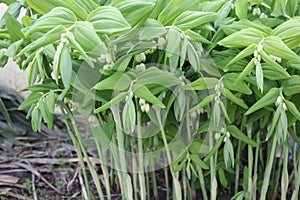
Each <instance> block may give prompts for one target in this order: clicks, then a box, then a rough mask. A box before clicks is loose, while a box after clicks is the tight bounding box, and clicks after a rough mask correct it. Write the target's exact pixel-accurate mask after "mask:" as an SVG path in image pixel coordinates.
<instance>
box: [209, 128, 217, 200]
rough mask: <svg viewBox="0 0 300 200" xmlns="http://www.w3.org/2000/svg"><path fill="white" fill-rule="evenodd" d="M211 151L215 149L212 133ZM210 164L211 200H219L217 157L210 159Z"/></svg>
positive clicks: (210, 135)
mask: <svg viewBox="0 0 300 200" xmlns="http://www.w3.org/2000/svg"><path fill="white" fill-rule="evenodd" d="M208 134H209V149H210V150H212V149H213V147H214V137H213V133H212V131H209V133H208ZM209 163H210V184H211V188H210V190H211V196H210V199H211V200H216V199H217V186H218V185H217V184H218V183H217V178H216V164H215V156H211V157H210V159H209Z"/></svg>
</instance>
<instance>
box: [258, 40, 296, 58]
mask: <svg viewBox="0 0 300 200" xmlns="http://www.w3.org/2000/svg"><path fill="white" fill-rule="evenodd" d="M263 47H264V50H265V51H266V52H267V53H268V54H271V55H274V56H277V57H280V58H284V59H287V60H290V61H299V60H300V58H299V56H298V55H297V54H296V53H294V52H293V51H292V50H291V49H290V48H289V47H288V46H287V45H286V44H284V42H283V41H282V40H281V39H280V38H279V37H278V36H269V37H266V38H265V39H264V41H263Z"/></svg>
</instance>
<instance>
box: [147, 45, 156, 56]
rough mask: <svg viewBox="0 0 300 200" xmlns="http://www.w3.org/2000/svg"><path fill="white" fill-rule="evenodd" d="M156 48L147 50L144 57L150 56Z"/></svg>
mask: <svg viewBox="0 0 300 200" xmlns="http://www.w3.org/2000/svg"><path fill="white" fill-rule="evenodd" d="M156 49H157V47H156V46H155V47H152V48H150V49H148V50H147V51H145V54H146V55H150V54H153V53H154V52H155V51H156Z"/></svg>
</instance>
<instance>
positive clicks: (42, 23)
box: [26, 7, 77, 36]
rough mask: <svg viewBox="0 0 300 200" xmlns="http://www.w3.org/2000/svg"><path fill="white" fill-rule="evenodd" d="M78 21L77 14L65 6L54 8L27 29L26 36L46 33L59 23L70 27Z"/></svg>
mask: <svg viewBox="0 0 300 200" xmlns="http://www.w3.org/2000/svg"><path fill="white" fill-rule="evenodd" d="M76 21H77V19H76V16H75V14H74V13H73V12H72V11H71V10H69V9H67V8H63V7H57V8H53V9H52V10H51V11H50V12H48V13H47V14H45V15H43V16H41V17H40V18H38V19H37V20H36V21H35V22H34V24H33V25H32V26H30V27H29V28H28V29H27V31H26V36H30V35H32V34H33V33H36V32H42V33H45V32H48V31H50V30H51V29H53V28H55V27H57V26H59V25H63V26H64V27H66V28H68V27H70V26H72V25H73V24H75V22H76Z"/></svg>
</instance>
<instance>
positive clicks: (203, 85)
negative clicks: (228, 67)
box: [182, 78, 219, 90]
mask: <svg viewBox="0 0 300 200" xmlns="http://www.w3.org/2000/svg"><path fill="white" fill-rule="evenodd" d="M217 84H219V80H218V79H216V78H199V79H197V80H196V81H194V82H192V83H190V84H187V85H185V86H183V87H182V88H183V89H185V90H209V89H212V88H215V86H216V85H217Z"/></svg>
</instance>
